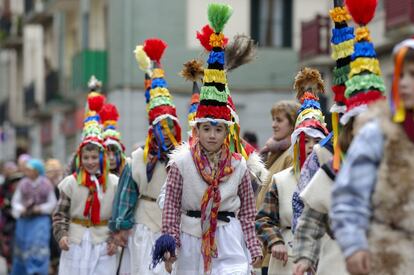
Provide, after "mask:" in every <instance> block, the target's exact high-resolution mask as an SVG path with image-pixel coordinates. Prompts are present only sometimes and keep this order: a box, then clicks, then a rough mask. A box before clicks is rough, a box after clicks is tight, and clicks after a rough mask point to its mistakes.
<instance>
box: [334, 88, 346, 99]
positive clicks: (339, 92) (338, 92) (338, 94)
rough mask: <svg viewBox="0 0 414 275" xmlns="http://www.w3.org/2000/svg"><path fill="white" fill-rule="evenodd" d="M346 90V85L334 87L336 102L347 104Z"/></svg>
mask: <svg viewBox="0 0 414 275" xmlns="http://www.w3.org/2000/svg"><path fill="white" fill-rule="evenodd" d="M345 89H346V86H345V85H336V86H332V92H333V93H334V101H335V102H342V103H346V97H345Z"/></svg>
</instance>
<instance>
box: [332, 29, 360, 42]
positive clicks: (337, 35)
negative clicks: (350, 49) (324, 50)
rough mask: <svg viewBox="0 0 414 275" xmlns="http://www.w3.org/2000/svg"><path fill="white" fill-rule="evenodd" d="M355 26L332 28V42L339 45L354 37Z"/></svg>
mask: <svg viewBox="0 0 414 275" xmlns="http://www.w3.org/2000/svg"><path fill="white" fill-rule="evenodd" d="M354 37H355V36H354V28H353V27H345V28H341V29H332V38H331V42H332V44H335V45H338V44H341V43H343V42H345V41H348V40H351V39H354Z"/></svg>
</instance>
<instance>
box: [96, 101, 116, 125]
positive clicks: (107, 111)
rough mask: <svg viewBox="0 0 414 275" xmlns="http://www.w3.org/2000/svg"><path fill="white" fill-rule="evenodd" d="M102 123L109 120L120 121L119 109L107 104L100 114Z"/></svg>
mask: <svg viewBox="0 0 414 275" xmlns="http://www.w3.org/2000/svg"><path fill="white" fill-rule="evenodd" d="M99 116H100V118H101V121H102V123H104V122H105V121H109V120H114V121H118V118H119V113H118V109H117V108H116V106H115V105H113V104H109V103H108V104H105V105H104V106H103V107H102V109H101V111H100V112H99Z"/></svg>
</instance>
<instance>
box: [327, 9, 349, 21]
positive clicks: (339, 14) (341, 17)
mask: <svg viewBox="0 0 414 275" xmlns="http://www.w3.org/2000/svg"><path fill="white" fill-rule="evenodd" d="M329 15H330V17H331V19H332V21H334V22H336V23H341V22H345V21H348V20H350V19H351V15H350V14H349V12H348V10H347V8H346V7H336V8H333V9H332V10H330V11H329Z"/></svg>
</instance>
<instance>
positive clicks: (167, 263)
mask: <svg viewBox="0 0 414 275" xmlns="http://www.w3.org/2000/svg"><path fill="white" fill-rule="evenodd" d="M176 260H177V257H176V256H171V255H170V252H165V253H164V264H165V270H166V271H167V272H168V273H170V274H171V272H172V265H173V263H174V262H175V261H176Z"/></svg>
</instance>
